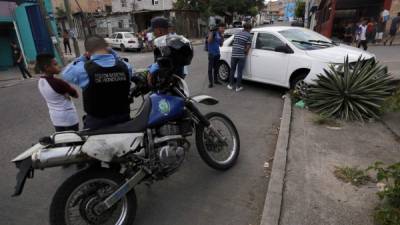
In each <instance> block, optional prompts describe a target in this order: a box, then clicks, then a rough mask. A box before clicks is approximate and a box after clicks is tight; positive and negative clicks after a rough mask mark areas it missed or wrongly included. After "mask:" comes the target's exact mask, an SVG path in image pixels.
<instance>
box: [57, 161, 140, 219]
mask: <svg viewBox="0 0 400 225" xmlns="http://www.w3.org/2000/svg"><path fill="white" fill-rule="evenodd" d="M123 182H124V178H123V176H122V175H120V174H118V173H115V172H112V171H110V170H106V169H98V168H96V169H87V170H83V171H80V172H78V173H77V174H75V175H73V176H72V177H70V178H68V179H67V180H66V181H65V182H64V183H63V184H62V185H61V186H60V188H59V189H58V190H57V192H56V194H55V195H54V197H53V200H52V203H51V206H50V224H51V225H81V224H96V225H131V224H133V221H134V220H135V216H136V207H137V203H136V194H135V191H134V190H131V191H130V192H129V193H128V194H127V195H125V196H124V197H123V198H122V199H121V200H120V201H119V202H117V203H115V205H113V206H112V207H111V208H110V209H108V210H107V211H105V212H103V213H101V214H98V213H96V211H95V210H94V208H95V206H96V205H97V204H98V203H99V202H101V201H103V200H105V199H106V198H107V197H108V196H110V195H111V193H113V192H114V191H115V190H117V189H118V187H119V186H120V185H121V184H122V183H123Z"/></svg>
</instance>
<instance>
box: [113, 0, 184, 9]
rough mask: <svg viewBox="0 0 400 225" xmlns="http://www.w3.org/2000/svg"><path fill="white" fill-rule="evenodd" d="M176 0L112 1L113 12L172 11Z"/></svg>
mask: <svg viewBox="0 0 400 225" xmlns="http://www.w3.org/2000/svg"><path fill="white" fill-rule="evenodd" d="M175 1H176V0H112V11H113V12H132V11H142V10H155V11H158V10H171V9H172V8H173V3H174V2H175Z"/></svg>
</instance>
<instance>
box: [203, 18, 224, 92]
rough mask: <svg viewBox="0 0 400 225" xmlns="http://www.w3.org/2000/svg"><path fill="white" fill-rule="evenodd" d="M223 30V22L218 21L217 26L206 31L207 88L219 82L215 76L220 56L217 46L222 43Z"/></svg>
mask: <svg viewBox="0 0 400 225" xmlns="http://www.w3.org/2000/svg"><path fill="white" fill-rule="evenodd" d="M224 32H225V24H223V23H220V24H219V25H218V27H212V28H210V32H209V33H208V38H207V42H208V46H207V48H208V80H209V82H210V84H209V85H208V87H209V88H212V87H213V86H214V83H215V84H221V82H219V81H218V77H217V69H218V62H219V59H220V57H221V53H220V51H219V47H221V46H222V44H223V43H224Z"/></svg>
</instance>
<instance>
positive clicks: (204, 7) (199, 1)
mask: <svg viewBox="0 0 400 225" xmlns="http://www.w3.org/2000/svg"><path fill="white" fill-rule="evenodd" d="M263 7H264V0H177V1H176V2H175V3H174V8H175V9H183V10H198V11H200V12H201V13H202V14H203V16H204V15H206V16H208V15H220V16H224V15H226V14H227V13H229V14H233V13H239V14H242V15H252V16H255V15H257V14H258V12H259V11H260V10H261V9H262V8H263Z"/></svg>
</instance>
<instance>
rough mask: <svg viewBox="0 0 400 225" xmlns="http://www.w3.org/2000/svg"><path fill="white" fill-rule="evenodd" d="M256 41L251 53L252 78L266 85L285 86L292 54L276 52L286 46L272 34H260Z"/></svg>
mask: <svg viewBox="0 0 400 225" xmlns="http://www.w3.org/2000/svg"><path fill="white" fill-rule="evenodd" d="M254 39H255V44H254V45H253V48H252V49H251V52H250V56H251V59H250V64H251V75H252V78H253V79H255V80H259V81H262V82H266V83H271V84H277V85H285V84H286V81H287V78H286V73H287V67H288V63H289V58H290V56H291V54H288V53H283V52H277V51H275V50H276V48H277V47H282V46H286V44H285V43H284V42H283V41H281V40H280V39H279V38H278V37H276V36H275V35H274V34H272V33H264V32H260V33H257V34H256V37H255V38H254Z"/></svg>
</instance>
